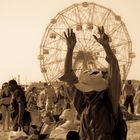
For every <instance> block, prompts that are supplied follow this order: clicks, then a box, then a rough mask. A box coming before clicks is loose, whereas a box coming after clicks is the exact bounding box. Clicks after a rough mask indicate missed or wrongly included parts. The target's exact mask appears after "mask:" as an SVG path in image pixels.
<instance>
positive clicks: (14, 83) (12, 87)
mask: <svg viewBox="0 0 140 140" xmlns="http://www.w3.org/2000/svg"><path fill="white" fill-rule="evenodd" d="M8 86H9V90H10V91H14V90H15V89H16V88H17V81H16V80H10V81H9V82H8Z"/></svg>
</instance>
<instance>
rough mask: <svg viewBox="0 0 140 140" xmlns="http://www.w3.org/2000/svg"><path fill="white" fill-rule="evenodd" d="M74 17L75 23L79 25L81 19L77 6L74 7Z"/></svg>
mask: <svg viewBox="0 0 140 140" xmlns="http://www.w3.org/2000/svg"><path fill="white" fill-rule="evenodd" d="M75 17H76V23H77V22H78V23H80V24H81V23H82V22H81V17H80V12H79V8H78V6H76V7H75Z"/></svg>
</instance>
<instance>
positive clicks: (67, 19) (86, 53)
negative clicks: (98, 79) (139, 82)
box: [38, 2, 135, 82]
mask: <svg viewBox="0 0 140 140" xmlns="http://www.w3.org/2000/svg"><path fill="white" fill-rule="evenodd" d="M99 26H103V27H104V29H105V32H106V33H107V34H108V35H109V37H110V46H111V49H112V51H113V52H114V54H115V55H116V57H117V59H118V61H119V66H120V71H121V78H122V79H123V80H125V79H126V78H127V75H128V72H129V70H130V67H131V64H132V59H133V58H134V57H135V53H133V52H132V42H131V38H130V36H129V33H128V31H127V28H126V26H125V24H124V22H123V21H122V19H121V17H120V16H118V15H116V14H115V13H114V12H113V11H112V10H110V9H108V8H106V7H103V6H101V5H98V4H95V3H93V2H92V3H91V2H90V3H89V2H83V3H78V4H73V5H72V6H69V7H68V8H66V9H64V10H62V11H61V12H59V13H58V14H57V15H56V16H55V17H54V18H53V19H52V20H51V21H50V23H49V25H48V26H47V28H46V30H45V33H44V36H43V39H42V42H41V45H40V54H39V56H38V59H39V60H40V67H41V72H42V73H43V75H44V78H45V80H46V81H47V82H56V81H57V79H58V78H59V77H60V76H62V74H63V72H64V60H65V56H66V51H67V46H66V40H65V37H64V32H66V31H67V29H68V28H72V29H73V30H74V32H75V33H76V38H77V43H76V47H75V49H74V54H73V68H74V71H75V72H76V75H77V76H78V75H79V74H80V73H81V71H82V70H84V69H102V68H105V67H107V62H106V60H105V57H106V55H105V52H104V49H103V47H102V46H101V45H100V44H99V43H98V42H97V41H96V40H95V39H94V38H93V34H95V35H98V27H99Z"/></svg>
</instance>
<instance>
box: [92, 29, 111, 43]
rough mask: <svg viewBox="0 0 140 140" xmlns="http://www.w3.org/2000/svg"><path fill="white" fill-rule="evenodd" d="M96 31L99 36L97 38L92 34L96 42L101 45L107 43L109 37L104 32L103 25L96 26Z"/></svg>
mask: <svg viewBox="0 0 140 140" xmlns="http://www.w3.org/2000/svg"><path fill="white" fill-rule="evenodd" d="M98 32H99V35H100V37H99V38H97V37H96V36H95V35H93V37H94V38H95V40H97V42H99V43H100V44H101V45H102V46H107V45H109V37H108V35H107V34H105V32H104V27H103V26H102V27H98Z"/></svg>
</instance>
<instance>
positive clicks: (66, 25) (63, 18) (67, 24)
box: [61, 14, 71, 28]
mask: <svg viewBox="0 0 140 140" xmlns="http://www.w3.org/2000/svg"><path fill="white" fill-rule="evenodd" d="M61 17H62V20H63V21H64V24H65V27H66V28H71V26H70V24H69V23H68V22H67V20H66V18H65V17H64V15H63V14H61Z"/></svg>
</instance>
